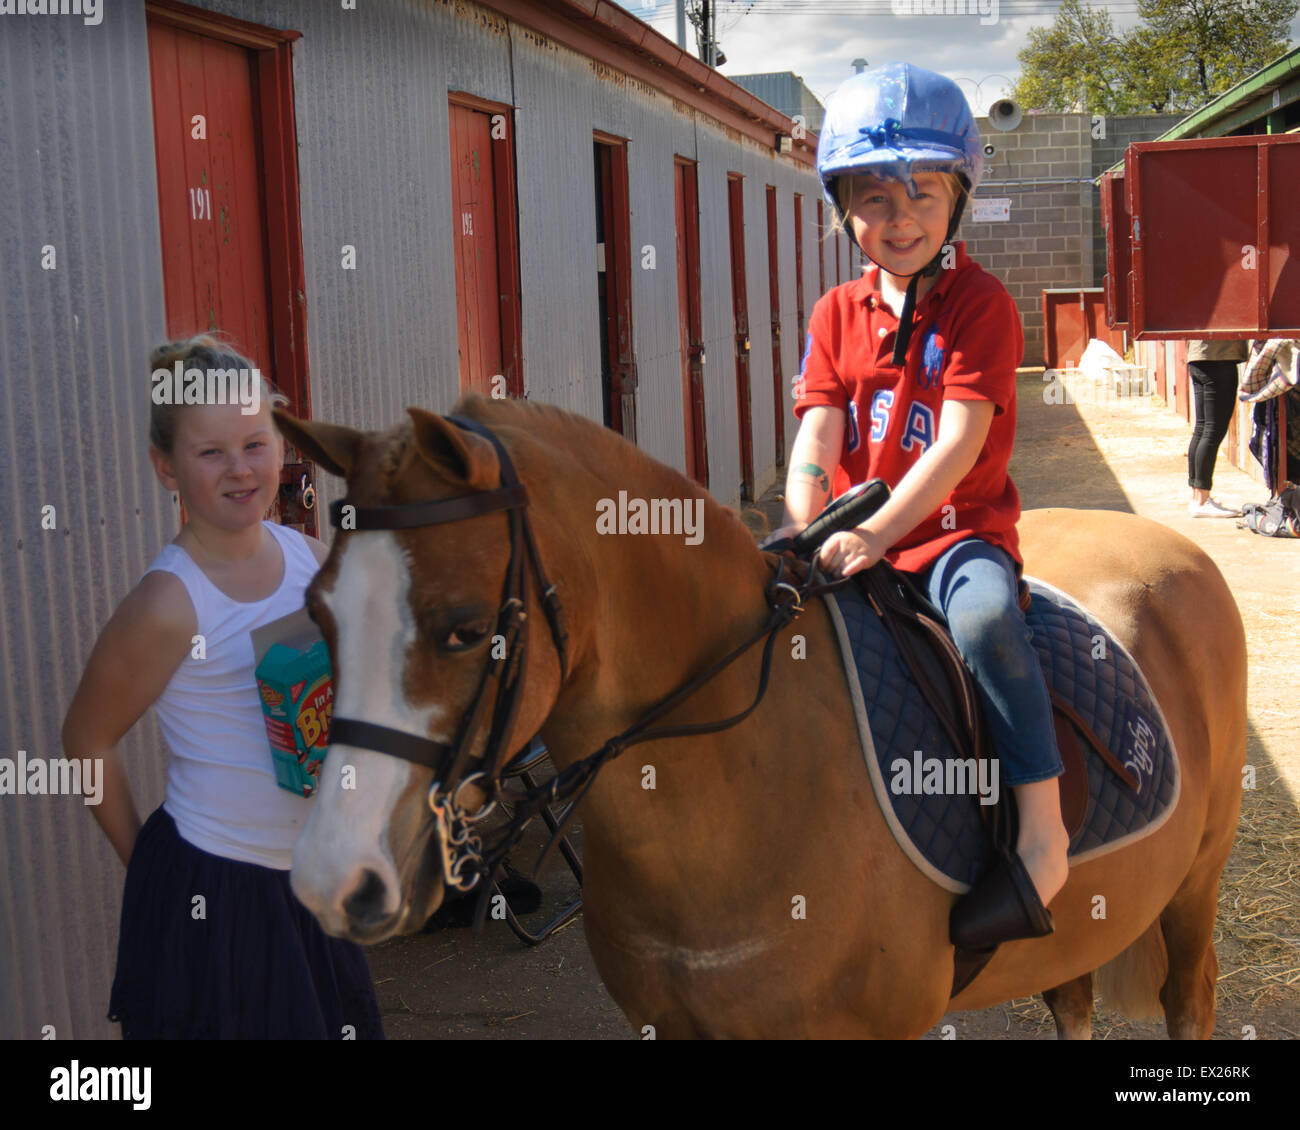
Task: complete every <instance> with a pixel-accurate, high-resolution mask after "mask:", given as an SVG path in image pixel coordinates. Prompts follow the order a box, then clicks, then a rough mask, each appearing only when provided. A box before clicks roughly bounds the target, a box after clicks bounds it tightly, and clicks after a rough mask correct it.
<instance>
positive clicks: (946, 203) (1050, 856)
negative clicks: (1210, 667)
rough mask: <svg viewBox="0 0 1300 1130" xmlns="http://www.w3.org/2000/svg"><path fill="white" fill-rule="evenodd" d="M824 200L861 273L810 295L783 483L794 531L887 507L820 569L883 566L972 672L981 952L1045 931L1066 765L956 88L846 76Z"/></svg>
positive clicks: (1001, 307) (1001, 342) (830, 126)
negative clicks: (985, 793) (986, 866)
mask: <svg viewBox="0 0 1300 1130" xmlns="http://www.w3.org/2000/svg"><path fill="white" fill-rule="evenodd" d="M817 168H818V173H819V175H820V176H821V180H822V184H823V186H824V188H825V192H826V197H827V199H828V200H829V201H830V203H831V207H832V209H833V210H834V211H835V214H836V216H837V221H840V220H841V219H842V222H843V224H844V226H845V227H846V228H847V229H848V230H849V232H850V233H851V235H852V238H853V239H854V240H855V241H856V242H857V245H858V247H859V248H860V249H861V250H862V253H863V254H864V255H865V256H866V257H867V258H868V259H869V260H870V261H871V263H872V264H873V266H871V267H870V268H868V270H867V271H866V272H865V273H864V275H863V277H861V278H859V279H855V280H853V281H850V282H847V283H844V284H843V285H841V286H837V287H835V288H834V289H833V290H831V291H829V292H828V293H827V294H825V295H823V297H822V298H821V299H820V300H819V301H818V302H817V305H816V306H815V307H814V308H813V312H812V318H811V321H810V325H809V332H808V339H807V341H808V344H807V351H806V353H805V355H804V360H803V371H802V373H801V374H800V376H799V377H798V379H797V381H796V384H795V399H796V405H795V409H794V412H795V416H796V417H797V418H799V420H800V427H799V434H798V436H797V438H796V439H795V443H794V448H793V451H792V453H791V457H790V466H791V470H790V474H789V477H788V480H787V483H786V492H785V497H786V519H785V522H786V525H785V527H784V528H783V529H782V530H780V531H778V533H777V535H774V536H781V535H784V534H788V533H792V532H796V531H797V530H799V529H801V528H803V527H804V526H806V525H807V524H808V523H809V522H810V521H812V519H813V518H815V517H816V516H817V515H818V514H819V513H820V512H821V511H822V509H823V508H824V507H825V506H826V504H827V502H828V500H829V499H830V498H831V497H833V496H834V495H838V494H840V493H841V492H842V491H843V490H844V489H846V488H847V487H848V486H849V485H851V484H854V483H860V482H863V481H865V480H867V479H870V478H875V477H879V478H882V479H884V480H885V481H886V482H887V483H888V484H889V485H890V487H891V489H892V495H891V497H890V499H889V501H888V502H886V503H885V505H884V506H883V507H881V509H880V510H878V511H877V512H876V513H875V514H874V515H872V517H871V518H869V519H868V520H867V521H865V522H863V523H862V525H860V526H858V527H857V528H856V529H853V530H847V531H843V532H841V533H838V534H835V535H833V536H832V537H830V538H829V539H828V540H827V541H826V542H825V544H824V545H823V546H822V548H821V552H820V557H819V560H820V562H821V564H822V565H823V566H824V567H826V568H827V569H828V570H829V571H831V572H836V573H839V574H841V575H845V576H847V575H849V574H851V573H855V572H857V571H858V570H860V569H866V568H868V567H869V566H871V565H874V564H875V563H876V562H877V561H879V560H880V559H881V558H886V559H888V560H889V562H890V563H891V564H892V565H894V566H895V567H897V568H898V569H900V570H903V571H905V572H907V573H909V574H911V575H912V577H913V579H914V580H915V581H916V582H917V584H918V587H919V588H920V590H921V591H922V592H925V593H927V594H928V595H929V597H930V600H931V601H932V602H933V603H934V605H935V606H936V607H937V608H939V609H940V610H941V611H942V613H943V614H944V616H945V618H946V619H947V622H948V627H949V628H950V630H951V631H952V634H953V638H954V640H955V642H956V644H957V647H958V649H959V650H960V652H961V654H962V656H963V658H964V659H965V660H966V663H967V665H968V666H969V667H970V668H971V670H972V672H973V673H974V675H975V678H976V682H977V684H978V686H979V687H980V691H981V698H982V700H983V705H984V707H985V712H986V715H987V717H988V720H989V726H990V730H991V732H992V735H993V738H994V741H995V743H996V746H997V749H998V752H999V754H1000V757H1001V773H1002V779H1003V781H1004V782H1005V783H1006V784H1009V785H1011V786H1012V787H1013V790H1014V795H1015V800H1016V805H1017V809H1018V812H1019V821H1020V823H1019V836H1018V841H1017V844H1016V852H1015V854H1014V855H1013V856H1012V857H1011V859H1010V861H1009V863H1006V864H999V865H998V866H997V867H995V868H994V869H993V870H992V871H991V872H990V873H989V874H987V875H986V876H984V877H983V878H982V879H981V880H980V881H979V882H978V883H977V884H976V886H975V887H974V889H973V890H971V891H970V892H969V893H968V894H967V895H965V896H964V897H963V898H962V899H961V900H960V901H959V902H958V903H957V904H956V906H955V907H954V908H953V912H952V917H951V920H950V933H951V937H952V941H953V942H954V943H955V944H957V945H961V946H963V947H965V948H970V949H980V948H984V947H987V946H990V945H995V944H997V943H1000V942H1004V941H1011V940H1014V939H1017V938H1029V937H1041V936H1043V935H1045V934H1049V933H1051V932H1052V930H1053V929H1054V926H1053V923H1052V916H1051V914H1050V913H1049V912H1048V911H1047V910H1046V904H1047V903H1050V902H1051V900H1052V898H1053V896H1055V895H1056V893H1057V892H1058V891H1059V890H1060V889H1061V887H1062V886H1063V885H1064V884H1065V880H1066V878H1067V876H1068V871H1069V868H1068V864H1067V861H1066V851H1067V849H1068V846H1069V839H1068V836H1067V835H1066V831H1065V827H1064V824H1063V823H1062V820H1061V812H1060V793H1059V787H1058V782H1057V777H1058V776H1059V775H1060V773H1061V772H1062V764H1061V759H1060V756H1059V754H1058V752H1057V748H1056V739H1055V734H1054V731H1053V726H1052V717H1051V705H1050V702H1049V699H1048V694H1047V687H1046V684H1045V683H1044V680H1043V676H1042V674H1041V672H1040V669H1039V663H1038V658H1037V655H1036V653H1035V651H1034V648H1033V646H1032V644H1031V643H1030V633H1029V629H1028V627H1027V625H1026V623H1025V619H1024V615H1023V614H1022V613H1021V611H1020V608H1019V606H1018V604H1017V592H1016V589H1017V582H1018V579H1019V574H1020V570H1021V566H1022V564H1023V563H1022V560H1021V557H1020V551H1019V539H1018V537H1017V533H1016V521H1017V519H1018V518H1019V516H1020V496H1019V494H1018V493H1017V491H1016V487H1015V484H1014V483H1012V481H1011V478H1010V476H1009V475H1008V474H1007V463H1008V460H1009V459H1010V456H1011V448H1012V444H1013V442H1014V439H1015V430H1016V383H1015V382H1016V367H1017V366H1018V365H1019V363H1020V360H1021V357H1022V354H1023V350H1024V338H1023V333H1022V331H1021V327H1020V318H1019V315H1018V314H1017V312H1016V307H1015V303H1014V302H1013V301H1012V299H1011V296H1010V295H1009V294H1008V293H1007V291H1006V288H1005V287H1003V285H1002V284H1001V283H1000V282H999V281H998V280H997V279H995V278H994V277H993V276H992V275H989V274H987V273H986V272H985V271H984V270H982V269H981V268H980V267H979V266H978V265H977V264H976V263H974V262H973V261H972V260H971V259H970V258H969V257H968V256H967V254H966V250H965V245H964V244H962V243H955V244H954V243H951V242H950V241H951V240H952V237H953V235H954V234H955V233H956V230H957V225H958V222H959V221H960V219H961V214H962V209H963V207H964V205H965V203H966V200H967V198H968V197H969V195H970V194H971V193H972V192H973V191H974V190H975V187H976V186H977V185H978V184H979V181H980V174H981V172H982V170H983V153H982V148H981V144H980V136H979V131H978V130H977V129H976V126H975V121H974V118H973V117H972V116H971V112H970V108H969V107H968V106H967V104H966V99H965V97H964V96H963V95H962V93H961V91H960V90H959V89H958V87H957V86H956V84H955V83H953V82H951V81H950V80H948V79H946V78H944V77H943V76H941V75H937V74H934V73H932V72H930V71H926V70H922V69H921V68H920V67H915V66H912V65H911V64H908V63H888V64H885V65H883V66H880V67H877V68H875V69H873V70H869V71H865V72H863V73H862V74H859V75H856V76H854V77H853V78H851V79H849V80H848V81H847V82H846V83H845V84H844V85H843V86H841V87H840V89H839V90H838V91H837V92H836V94H835V96H834V97H833V98H832V100H831V102H830V105H829V107H828V108H827V112H826V120H825V122H824V124H823V127H822V132H821V139H820V144H819V145H818V149H817Z"/></svg>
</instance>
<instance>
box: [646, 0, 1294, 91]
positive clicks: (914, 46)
mask: <svg viewBox="0 0 1300 1130" xmlns="http://www.w3.org/2000/svg"><path fill="white" fill-rule="evenodd" d="M948 3H950V4H953V5H954V6H955V7H956V8H958V9H961V8H963V7H964V8H965V9H966V10H967V11H968V12H970V14H969V15H956V16H944V15H925V14H924V11H925V9H926V8H927V7H935V6H937V7H939V8H941V9H942V8H944V7H946V6H948V4H945V2H944V0H720V7H719V9H718V42H719V43H720V44H721V47H722V50H723V52H724V53H725V54H726V56H727V62H726V63H725V64H724V65H723V66H722V67H720V68H719V70H721V72H722V73H723V74H724V75H741V74H751V73H755V72H763V71H794V73H795V74H797V75H800V76H801V77H802V78H803V80H804V82H805V83H806V84H807V85H808V87H809V88H810V89H811V90H812V91H813V93H814V94H816V95H817V97H818V98H819V99H820V100H821V101H822V103H823V104H824V103H825V102H826V99H827V98H828V97H829V96H830V94H831V93H832V92H833V91H834V90H835V88H836V87H838V86H839V84H840V83H841V82H843V81H844V80H845V79H846V78H848V77H849V76H850V75H852V74H853V66H852V64H853V60H854V59H858V58H862V59H866V60H867V62H868V64H870V65H872V66H874V65H875V64H877V63H884V62H888V61H889V60H891V59H902V60H906V61H907V62H910V63H916V64H918V65H920V66H923V67H927V68H929V69H930V70H932V71H939V72H941V73H942V74H945V75H948V76H949V77H950V78H953V79H955V80H957V81H958V82H959V84H960V85H961V86H962V88H963V89H964V90H965V92H966V96H967V98H968V99H969V100H970V102H971V104H972V108H973V109H974V110H975V112H976V113H977V114H982V113H984V111H985V110H986V109H987V108H988V105H989V103H991V102H994V101H996V100H997V99H998V98H1001V97H1003V95H1004V93H1006V89H1009V88H1010V85H1011V83H1012V82H1013V81H1014V80H1015V78H1016V77H1017V75H1018V73H1019V70H1020V64H1019V62H1018V61H1017V59H1016V55H1017V53H1018V52H1019V51H1020V50H1021V49H1022V48H1024V47H1025V45H1026V43H1027V42H1028V33H1029V29H1030V28H1032V27H1042V28H1047V27H1050V26H1051V24H1052V22H1053V20H1054V19H1055V16H1056V11H1057V9H1058V8H1059V7H1060V4H1059V0H948ZM622 5H623V7H624V8H626V9H628V11H630V12H632V13H633V14H634V15H636V16H637V17H639V18H640V19H642V20H645V21H646V22H647V23H649V24H650V25H651V26H652V27H654V28H655V30H656V31H659V32H661V33H662V34H664V35H666V36H667V37H668V38H669V39H675V38H676V35H677V21H676V16H675V11H676V8H675V5H674V0H622ZM1105 7H1107V8H1108V9H1109V10H1110V13H1111V19H1112V22H1113V23H1114V25H1115V27H1116V28H1117V29H1118V30H1121V31H1125V30H1128V29H1129V28H1131V27H1133V26H1134V25H1135V24H1136V23H1137V22H1138V15H1137V0H1112V2H1110V3H1107V4H1106V5H1105ZM905 13H906V14H905ZM913 13H915V14H913ZM1291 38H1292V42H1293V43H1294V42H1296V40H1297V39H1300V18H1298V19H1297V20H1296V21H1295V22H1294V23H1293V24H1292V26H1291ZM686 45H687V48H688V49H689V50H690V51H692V52H694V51H695V33H694V30H693V29H692V28H691V27H690V26H689V24H688V25H687V30H686ZM1004 88H1006V89H1004Z"/></svg>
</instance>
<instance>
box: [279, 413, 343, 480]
mask: <svg viewBox="0 0 1300 1130" xmlns="http://www.w3.org/2000/svg"><path fill="white" fill-rule="evenodd" d="M271 418H272V419H273V420H274V421H275V426H276V427H277V428H279V429H280V434H281V435H282V436H284V438H285V439H287V440H288V441H289V442H290V443H291V444H293V446H294V447H296V448H297V449H298V450H299V451H301V452H302V453H303V455H305V456H306V457H307V458H308V459H310V460H312V461H313V462H315V463H319V464H320V465H321V466H322V467H324V468H325V470H327V471H328V472H329V473H330V474H331V475H338V476H339V477H340V478H343V479H346V478H347V477H348V472H349V471H351V470H352V464H353V463H355V462H356V458H357V452H358V451H360V450H361V440H362V437H363V435H364V433H363V432H359V431H357V430H356V429H355V428H344V427H341V426H340V425H338V424H325V423H321V422H319V421H316V420H299V419H298V417H296V416H291V415H289V413H288V412H286V411H284V409H283V408H273V409H271Z"/></svg>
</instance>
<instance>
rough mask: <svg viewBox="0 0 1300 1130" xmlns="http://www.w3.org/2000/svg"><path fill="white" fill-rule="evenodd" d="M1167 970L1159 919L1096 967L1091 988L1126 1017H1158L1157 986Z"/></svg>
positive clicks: (1149, 1018) (1163, 980)
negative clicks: (1124, 948) (1132, 941)
mask: <svg viewBox="0 0 1300 1130" xmlns="http://www.w3.org/2000/svg"><path fill="white" fill-rule="evenodd" d="M1168 974H1169V951H1168V950H1166V949H1165V936H1164V934H1163V933H1162V932H1161V930H1160V919H1159V918H1157V919H1156V920H1155V921H1154V922H1152V923H1151V925H1150V927H1149V928H1148V929H1147V931H1146V933H1145V934H1143V935H1142V936H1141V937H1140V938H1138V940H1137V941H1135V942H1134V943H1133V944H1132V945H1131V946H1129V947H1128V949H1126V950H1124V952H1123V953H1121V954H1119V955H1118V956H1117V957H1114V958H1112V959H1111V960H1110V961H1108V962H1107V963H1106V964H1105V965H1103V966H1102V967H1101V968H1100V969H1098V970H1097V972H1096V975H1095V978H1094V989H1095V991H1096V993H1097V995H1098V996H1100V997H1101V998H1102V1000H1103V1001H1105V1002H1106V1006H1107V1007H1108V1008H1112V1009H1114V1010H1115V1011H1116V1012H1122V1013H1123V1014H1124V1015H1125V1016H1127V1017H1128V1018H1129V1019H1130V1020H1158V1019H1160V1018H1161V1017H1163V1016H1164V1014H1165V1010H1164V1006H1163V1005H1162V1004H1161V1003H1160V987H1161V986H1162V985H1163V984H1164V983H1165V978H1166V977H1167V976H1168Z"/></svg>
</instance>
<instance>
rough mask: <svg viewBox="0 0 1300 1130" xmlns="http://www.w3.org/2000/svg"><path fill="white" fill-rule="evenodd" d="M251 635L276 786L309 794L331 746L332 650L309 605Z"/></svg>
mask: <svg viewBox="0 0 1300 1130" xmlns="http://www.w3.org/2000/svg"><path fill="white" fill-rule="evenodd" d="M250 636H251V638H252V641H253V662H254V673H255V675H256V678H257V694H258V698H259V699H260V700H261V703H262V717H263V718H264V720H265V721H266V736H267V738H268V740H269V741H270V745H271V760H272V763H273V764H274V766H275V781H276V784H278V785H279V786H280V787H281V788H282V789H288V790H289V791H290V792H291V793H296V794H297V795H299V796H304V797H309V796H311V795H312V793H314V792H315V791H316V784H317V781H318V780H319V778H320V767H321V762H322V761H324V759H325V751H326V749H327V748H328V746H329V723H330V714H331V713H332V711H333V707H334V683H333V678H332V673H331V670H330V656H329V648H328V646H327V645H326V643H325V640H324V638H323V637H322V636H321V634H320V631H319V629H318V628H317V627H316V625H315V624H313V623H312V622H311V618H310V617H309V616H308V615H307V610H306V608H300V609H298V611H296V612H291V613H290V614H289V615H288V616H283V617H281V618H280V619H279V620H274V621H272V622H271V623H269V624H263V625H262V627H260V628H255V629H254V630H253V631H252V632H251V633H250Z"/></svg>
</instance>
